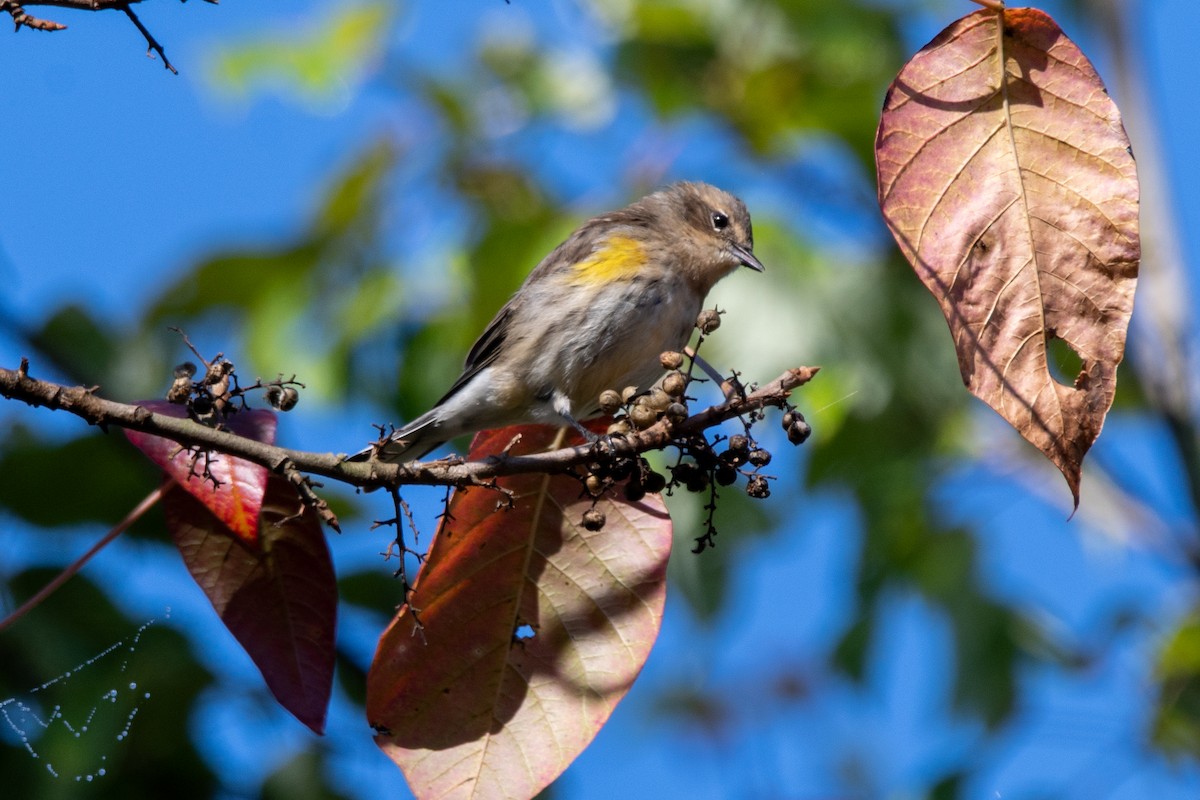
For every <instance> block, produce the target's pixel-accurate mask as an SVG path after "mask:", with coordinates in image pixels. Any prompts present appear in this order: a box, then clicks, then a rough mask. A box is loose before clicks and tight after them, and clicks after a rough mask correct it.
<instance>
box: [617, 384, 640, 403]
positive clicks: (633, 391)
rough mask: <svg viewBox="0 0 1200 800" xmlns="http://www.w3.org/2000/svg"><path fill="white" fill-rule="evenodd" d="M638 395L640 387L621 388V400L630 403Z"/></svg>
mask: <svg viewBox="0 0 1200 800" xmlns="http://www.w3.org/2000/svg"><path fill="white" fill-rule="evenodd" d="M637 396H638V388H637V387H636V386H626V387H625V388H624V389H622V390H621V402H622V403H628V402H629V401H630V400H632V399H633V398H635V397H637Z"/></svg>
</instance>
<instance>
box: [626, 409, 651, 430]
mask: <svg viewBox="0 0 1200 800" xmlns="http://www.w3.org/2000/svg"><path fill="white" fill-rule="evenodd" d="M629 419H630V421H632V422H633V426H634V427H635V428H637V429H638V430H639V431H644V430H646V428H649V427H650V426H651V425H653V424H654V423H656V422H658V412H657V411H655V410H654V409H653V408H651V407H650V406H648V405H646V404H645V403H637V404H635V405H634V406H633V408H631V409H629Z"/></svg>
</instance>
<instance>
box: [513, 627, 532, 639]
mask: <svg viewBox="0 0 1200 800" xmlns="http://www.w3.org/2000/svg"><path fill="white" fill-rule="evenodd" d="M535 635H536V633H535V632H534V630H533V627H532V626H530V625H518V626H517V629H516V631H514V632H513V638H514V639H516V640H517V641H519V642H523V641H525V640H526V639H532V638H533V637H534V636H535Z"/></svg>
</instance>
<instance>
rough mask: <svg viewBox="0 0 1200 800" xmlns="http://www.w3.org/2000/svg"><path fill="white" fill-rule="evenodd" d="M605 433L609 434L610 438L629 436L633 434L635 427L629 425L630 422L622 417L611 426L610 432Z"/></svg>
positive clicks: (609, 427)
mask: <svg viewBox="0 0 1200 800" xmlns="http://www.w3.org/2000/svg"><path fill="white" fill-rule="evenodd" d="M605 433H607V434H608V435H609V436H628V435H629V434H631V433H633V426H632V425H630V424H629V420H628V419H627V418H625V417H621V418H620V419H618V420H615V421H614V422H613V424H611V425H609V426H608V430H607V431H605Z"/></svg>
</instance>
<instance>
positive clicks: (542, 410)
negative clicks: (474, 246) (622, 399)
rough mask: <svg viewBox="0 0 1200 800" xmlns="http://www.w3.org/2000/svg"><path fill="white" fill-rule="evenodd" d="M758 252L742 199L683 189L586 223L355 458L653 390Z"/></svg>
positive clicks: (704, 188) (569, 413)
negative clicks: (445, 374)
mask: <svg viewBox="0 0 1200 800" xmlns="http://www.w3.org/2000/svg"><path fill="white" fill-rule="evenodd" d="M740 267H748V268H749V269H752V270H755V271H757V272H762V271H764V268H763V265H762V262H760V261H759V260H758V258H757V257H756V256H755V255H754V236H753V230H752V227H751V222H750V213H749V211H747V209H746V206H745V204H744V203H743V202H742V201H741V200H739V199H738V198H737V197H735V196H734V195H732V194H730V193H729V192H726V191H724V190H722V189H719V188H717V187H715V186H712V185H710V184H707V183H700V182H687V181H684V182H678V183H673V184H670V185H668V186H665V187H663V188H661V189H659V190H658V191H655V192H653V193H651V194H648V195H646V196H645V197H643V198H641V199H640V200H637V201H636V202H634V203H632V204H630V205H628V206H626V207H625V208H622V209H620V210H617V211H612V212H609V213H606V214H601V215H599V216H596V217H593V218H591V219H589V220H587V221H586V222H584V223H583V224H582V225H581V226H580V227H579V228H578V229H576V230H575V231H574V232H573V233H572V234H571V235H570V236H568V237H567V238H566V240H565V241H563V242H562V243H561V244H559V245H558V246H557V247H556V248H555V249H554V250H552V251H551V252H550V253H549V255H547V256H546V257H545V258H544V259H542V261H541V262H540V263H539V264H538V265H537V266H536V267H535V268H534V269H533V271H532V272H531V273H530V274H529V277H528V278H526V280H525V282H524V283H523V284H522V285H521V287H520V288H519V289H518V290H517V292H516V293H515V294H514V295H513V296H512V298H511V299H510V300H509V301H508V302H507V303H506V304H505V305H504V307H503V308H501V309H500V311H499V312H497V314H496V316H495V318H494V319H493V320H492V321H491V323H490V324H489V325H488V326H487V328H486V329H485V330H484V332H483V334H482V335H480V337H479V339H478V340H477V341H476V342H475V344H474V346H472V347H471V349H470V351H469V352H468V354H467V357H466V362H465V364H464V367H463V371H462V374H461V375H460V376H459V377H458V379H457V380H456V381H454V383H453V385H452V386H451V387H450V389H449V390H448V391H447V392H446V394H445V395H444V396H443V397H442V399H441V400H439V401H438V402H437V403H436V404H435V405H434V406H433V408H432V409H430V410H429V411H427V412H425V413H424V414H422V415H421V416H419V417H417V418H416V419H414V420H412V422H409V423H408V424H407V425H404V426H403V427H401V428H399V429H398V430H396V431H395V432H394V433H392V434H391V435H390V436H389V437H388V439H387V440H386V441H385V442H383V443H382V444H380V443H376V444H373V445H372V446H370V447H368V448H366V449H364V450H363V451H362V452H360V453H357V454H356V455H354V456H351V457H350V460H352V461H365V460H368V459H370V458H376V459H378V460H380V461H383V462H393V463H394V462H406V461H412V460H415V459H419V458H422V457H424V456H425V455H427V454H428V453H430V452H431V451H433V450H434V449H436V448H437V447H439V446H441V445H442V444H444V443H445V442H447V441H449V440H451V439H454V438H457V437H459V436H463V435H466V434H471V433H478V432H479V431H482V430H489V429H493V428H502V427H506V426H509V425H519V424H528V423H541V424H548V425H559V426H561V425H564V424H567V425H571V426H573V427H575V428H576V429H578V430H580V431H581V432H583V433H584V434H585V435H586V436H588V437H589V438H594V435H592V434H590V433H589V432H587V431H586V429H584V428H583V427H582V425H581V424H580V421H581V420H586V419H589V418H591V417H594V416H597V415H599V413H600V403H599V397H600V393H601V392H603V391H604V390H605V389H615V390H617V391H621V390H622V389H623V388H625V387H627V386H635V387H638V388H639V389H649V388H650V387H651V386H652V385H653V384H654V383H655V382H656V381H657V380H658V379H660V378H661V377H662V375H663V372H664V370H663V366H662V364H661V362H660V358H659V357H660V355H661V354H662V353H663V352H664V351H678V350H680V349H682V348H683V347H684V346H685V345H686V344H687V341H688V339H689V338H690V337H691V331H692V328H693V326H694V325H695V322H696V317H697V315H698V314H699V313H700V310H701V307H702V305H703V303H704V299H705V297H706V296H707V294H708V292H709V290H710V289H712V288H713V286H714V285H715V284H716V283H717V282H718V281H719V280H721V279H722V278H724V277H726V276H727V275H729V274H731V273H732V272H734V271H735V270H737V269H738V268H740Z"/></svg>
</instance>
